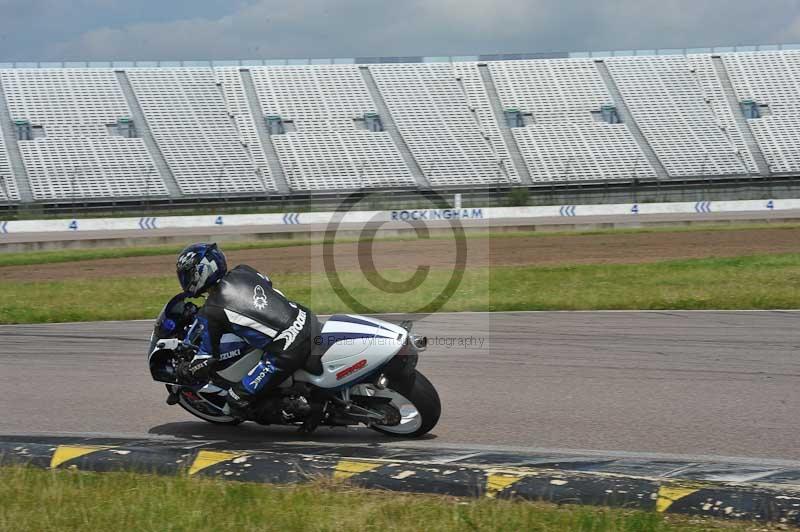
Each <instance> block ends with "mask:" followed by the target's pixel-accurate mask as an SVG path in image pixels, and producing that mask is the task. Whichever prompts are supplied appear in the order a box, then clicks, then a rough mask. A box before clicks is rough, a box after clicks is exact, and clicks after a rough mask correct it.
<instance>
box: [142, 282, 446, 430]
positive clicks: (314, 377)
mask: <svg viewBox="0 0 800 532" xmlns="http://www.w3.org/2000/svg"><path fill="white" fill-rule="evenodd" d="M197 311H198V308H197V307H196V306H195V305H194V304H193V303H191V302H189V301H186V300H185V299H184V298H183V295H178V296H175V297H174V298H172V299H171V300H170V301H169V302H168V303H167V304H166V305H165V306H164V308H163V309H162V311H161V313H160V314H159V316H158V318H157V320H156V323H155V327H154V330H153V334H152V336H151V341H150V349H149V357H148V361H149V366H150V374H151V376H152V378H153V380H155V381H156V382H161V383H164V384H165V385H166V387H167V392H168V394H169V395H168V398H167V403H168V404H178V405H180V406H181V407H182V408H183V409H184V410H186V411H187V412H189V413H190V414H192V415H194V416H196V417H198V418H200V419H202V420H204V421H208V422H210V423H216V424H223V425H238V424H239V423H242V422H244V421H254V422H256V423H259V424H262V425H272V424H276V425H295V426H297V427H299V429H300V430H302V431H304V432H312V431H313V430H314V429H316V428H317V427H318V426H320V425H327V426H332V427H333V426H356V425H365V426H367V427H369V428H371V429H374V430H376V431H378V432H382V433H384V434H388V435H393V436H401V437H419V436H422V435H423V434H426V433H427V432H429V431H430V430H431V429H433V427H434V426H436V423H437V422H438V421H439V416H440V414H441V403H440V401H439V395H438V393H437V392H436V389H435V388H434V386H433V385H432V384H431V382H430V381H429V380H428V379H427V378H426V377H425V376H424V375H423V374H422V373H420V372H419V371H418V370H417V369H416V366H417V361H418V358H419V353H420V352H422V351H425V349H426V347H427V338H425V337H424V336H420V335H415V334H412V333H411V328H412V322H410V321H405V322H403V323H402V324H400V325H395V324H392V323H389V322H386V321H383V320H380V319H376V318H371V317H367V316H359V315H351V314H336V315H333V316H331V317H330V318H328V320H327V321H325V322H324V324H323V325H322V329H321V332H320V334H319V335H318V336H316V337H315V338H314V347H313V349H312V353H311V354H310V355H309V357H308V359H307V361H306V363H305V365H304V367H303V368H302V369H299V370H297V371H296V372H295V373H294V374H293V375H292V376H291V377H289V378H288V379H286V380H285V381H284V382H283V383H282V384H281V385H280V387H278V389H277V390H276V391H275V392H273V393H270V394H268V395H266V396H265V397H261V398H259V399H258V400H257V401H255V402H254V404H253V405H251V406H250V407H249V408H248V409H247V410H246V411H244V412H240V411H238V410H237V411H235V413H234V412H230V411H229V410H228V409H226V408H225V405H226V398H227V394H228V392H227V390H228V388H230V387H231V385H233V383H235V382H238V381H240V380H241V379H242V378H243V377H244V376H245V375H246V374H247V373H248V371H250V370H251V369H252V368H253V367H254V366H255V365H256V364H257V363H258V361H259V360H260V359H261V357H262V356H263V351H262V350H260V349H255V348H247V349H243V348H240V349H235V350H233V351H229V352H224V353H221V354H220V357H219V359H218V360H217V362H216V365H215V367H214V371H213V372H212V375H211V377H210V378H209V380H208V381H207V382H199V383H198V382H188V381H187V380H186V379H185V378H183V377H182V375H183V372H182V371H181V367H182V366H183V365H185V364H188V362H189V360H191V358H192V357H193V356H194V352H195V351H194V350H193V349H191V348H190V346H191V344H192V343H194V342H193V340H195V339H193V338H186V335H187V333H188V332H189V326H190V325H191V324H192V322H193V321H194V315H195V314H196V313H197ZM222 343H225V344H229V345H241V344H243V343H244V342H243V341H242V340H241V338H239V337H238V336H236V335H234V334H230V333H228V334H225V335H224V336H223V338H222V339H221V344H222ZM184 367H185V366H184Z"/></svg>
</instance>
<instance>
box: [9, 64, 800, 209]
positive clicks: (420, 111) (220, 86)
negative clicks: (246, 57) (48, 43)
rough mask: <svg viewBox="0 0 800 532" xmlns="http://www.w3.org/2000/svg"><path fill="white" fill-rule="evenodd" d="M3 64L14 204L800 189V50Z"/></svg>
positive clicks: (11, 187) (11, 188)
mask: <svg viewBox="0 0 800 532" xmlns="http://www.w3.org/2000/svg"><path fill="white" fill-rule="evenodd" d="M309 63H310V62H309ZM3 66H4V68H0V122H1V123H2V127H0V203H2V204H5V205H7V206H8V205H25V204H33V205H36V204H41V205H45V206H46V205H52V204H62V205H63V204H69V203H75V202H82V203H86V202H92V201H98V202H99V201H108V200H113V201H114V202H122V203H124V202H125V201H131V202H135V201H142V200H146V201H159V199H160V198H161V199H163V200H164V201H181V200H199V199H203V198H207V199H210V198H220V197H225V198H248V197H270V196H279V197H284V198H285V197H291V196H298V197H299V196H304V197H313V196H314V195H321V194H330V193H336V192H338V193H341V192H346V191H352V190H358V189H363V188H366V189H377V190H385V189H390V190H415V189H427V188H433V189H436V190H454V191H456V190H476V189H482V188H486V189H490V188H493V187H494V188H497V187H504V188H506V189H507V188H508V187H514V186H527V187H536V186H540V185H548V184H564V183H595V184H596V183H630V182H637V183H638V182H656V183H669V182H678V181H685V180H691V179H704V180H708V179H723V178H735V179H737V180H738V179H757V178H780V177H787V176H795V175H797V174H798V173H800V151H798V149H797V147H796V146H797V144H798V140H800V98H798V96H800V51H796V50H769V51H754V52H719V53H716V52H705V53H679V54H674V55H656V54H650V55H647V54H645V55H641V54H637V55H628V56H625V55H619V54H614V55H613V56H609V57H554V58H522V59H521V58H520V57H512V58H479V57H475V58H469V59H465V60H458V59H455V60H454V59H452V58H450V60H447V61H436V62H420V61H418V60H416V59H413V58H410V59H409V60H407V61H405V62H404V61H402V60H382V61H381V60H362V61H359V60H354V61H352V62H350V63H348V64H334V63H333V62H331V64H304V65H295V64H283V65H267V64H265V63H264V62H261V64H231V63H228V64H225V65H217V64H206V65H196V64H193V65H191V66H153V65H147V66H139V65H135V64H126V65H110V64H109V66H105V67H101V66H93V67H91V68H78V67H76V66H69V67H67V66H64V67H61V68H54V67H48V68H35V67H31V66H30V65H26V66H25V67H18V66H17V65H3ZM6 67H7V68H6Z"/></svg>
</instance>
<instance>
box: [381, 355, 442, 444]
mask: <svg viewBox="0 0 800 532" xmlns="http://www.w3.org/2000/svg"><path fill="white" fill-rule="evenodd" d="M386 392H388V394H392V393H394V394H399V395H401V396H402V397H403V398H404V399H405V400H406V401H407V402H408V403H410V404H412V405H413V406H414V408H415V409H416V411H417V413H418V415H419V417H420V420H419V425H418V426H415V428H414V429H413V430H412V431H410V432H405V431H402V429H401V428H400V426H387V425H372V427H371V428H372V429H373V430H376V431H378V432H381V433H383V434H388V435H390V436H396V437H399V438H418V437H420V436H422V435H423V434H427V433H428V432H430V431H431V430H432V429H433V427H435V426H436V423H438V422H439V417H440V416H441V414H442V403H441V401H439V394H438V393H437V392H436V388H434V387H433V384H431V381H429V380H428V379H427V378H426V377H425V375H423V374H422V373H420V372H419V371H416V370H415V371H414V373H412V374H411V375H410V376H409V377H407V378H406V379H404V380H403V381H400V382H397V383H395V382H390V383H389V387H388V389H387V390H386ZM388 394H387V396H388ZM376 395H382V394H380V393H378V394H376ZM392 404H395V401H394V400H393V401H392ZM395 406H398V405H396V404H395ZM402 413H403V412H402V410H401V414H402ZM401 426H402V423H401Z"/></svg>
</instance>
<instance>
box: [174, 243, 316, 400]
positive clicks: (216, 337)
mask: <svg viewBox="0 0 800 532" xmlns="http://www.w3.org/2000/svg"><path fill="white" fill-rule="evenodd" d="M177 273H178V280H179V282H180V284H181V287H182V288H183V291H184V293H185V294H186V296H187V297H198V296H200V295H202V294H205V293H207V294H208V295H207V299H206V302H205V305H204V306H203V307H202V308H201V309H200V311H199V312H198V313H197V315H196V317H195V321H194V323H193V324H192V325H191V326H190V328H189V331H188V333H187V335H186V338H187V343H188V344H189V345H191V346H193V347H192V348H193V349H194V350H195V351H196V354H195V356H194V358H193V359H192V360H191V362H189V364H188V365H186V366H184V367H182V368H180V369H179V372H180V373H181V374H182V376H183V377H184V378H188V379H190V380H194V381H195V382H203V381H205V380H207V379H208V378H209V376H210V374H211V372H212V371H214V367H215V362H216V361H218V360H219V356H220V340H221V339H222V336H223V335H224V334H225V333H233V334H235V335H237V336H239V337H240V338H242V339H243V340H244V341H245V342H246V343H247V344H249V345H250V346H252V347H253V348H257V349H263V350H264V356H263V357H262V358H261V360H260V361H259V363H258V364H256V365H255V366H254V367H253V369H251V370H250V371H249V372H248V373H247V374H246V375H245V377H244V378H243V379H242V380H241V381H240V382H237V383H235V384H234V385H233V386H231V387H230V389H229V390H228V404H227V405H226V409H225V410H226V413H234V414H236V413H237V412H242V411H244V410H246V409H247V407H248V406H249V405H251V404H252V403H253V402H254V401H255V400H256V399H257V398H258V397H260V396H263V395H264V394H267V393H269V392H270V391H272V390H275V389H276V387H277V386H278V385H279V384H280V383H281V382H282V381H284V380H285V379H286V378H287V377H289V376H290V375H291V374H292V373H294V372H295V371H296V370H298V369H300V368H301V367H303V365H304V363H305V361H306V359H307V358H308V356H309V354H310V353H311V350H312V348H313V345H312V344H313V340H314V337H315V336H316V335H318V334H319V330H320V324H319V321H318V320H317V317H316V315H315V314H314V313H313V312H311V311H310V310H309V309H308V308H306V307H304V306H302V305H299V304H297V303H295V302H292V301H289V300H288V299H287V298H286V297H285V296H284V295H283V293H281V292H280V291H279V290H277V289H275V288H274V287H273V286H272V281H270V279H269V278H268V277H267V276H266V275H263V274H261V273H259V272H258V271H256V270H255V269H253V268H251V267H250V266H246V265H240V266H237V267H236V268H234V269H232V270H230V271H228V268H227V261H226V259H225V255H224V254H223V253H222V251H221V250H220V249H219V248H218V247H217V245H216V244H204V243H197V244H192V245H191V246H188V247H187V248H186V249H184V250H183V251H182V252H181V253H180V255H179V256H178V262H177Z"/></svg>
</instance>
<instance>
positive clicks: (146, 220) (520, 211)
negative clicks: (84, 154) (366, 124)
mask: <svg viewBox="0 0 800 532" xmlns="http://www.w3.org/2000/svg"><path fill="white" fill-rule="evenodd" d="M791 209H800V199H775V200H768V199H765V200H742V201H698V202H677V203H637V204H632V203H619V204H610V205H549V206H542V207H488V208H475V207H471V208H464V209H412V210H396V211H391V210H389V211H350V212H344V213H342V212H303V213H278V214H233V215H214V214H211V215H207V216H164V217H140V218H85V219H84V218H77V219H58V220H12V221H0V233H46V232H64V231H73V232H83V231H120V230H141V231H144V232H146V231H150V230H154V229H169V228H201V227H209V228H214V227H230V226H233V227H238V226H242V227H246V226H261V225H291V226H298V225H299V226H302V225H311V224H328V223H330V222H332V221H337V222H342V223H365V222H391V221H417V220H421V221H428V220H450V219H464V220H477V219H484V220H502V219H504V218H515V219H530V220H531V221H535V220H536V219H537V218H552V217H564V218H581V217H585V216H631V217H632V218H633V217H636V216H637V215H647V214H702V213H725V212H731V213H733V212H763V213H768V212H774V211H780V210H791ZM576 221H577V220H576Z"/></svg>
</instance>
